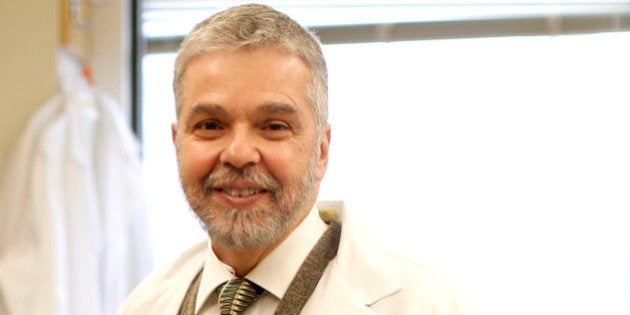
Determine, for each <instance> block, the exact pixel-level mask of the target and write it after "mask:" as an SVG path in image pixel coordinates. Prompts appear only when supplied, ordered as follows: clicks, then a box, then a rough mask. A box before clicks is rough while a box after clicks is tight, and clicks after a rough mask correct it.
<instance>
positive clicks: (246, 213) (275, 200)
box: [186, 157, 316, 249]
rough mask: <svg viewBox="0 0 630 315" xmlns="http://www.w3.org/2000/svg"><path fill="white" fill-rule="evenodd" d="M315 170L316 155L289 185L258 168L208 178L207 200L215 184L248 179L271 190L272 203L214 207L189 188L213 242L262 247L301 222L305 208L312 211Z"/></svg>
mask: <svg viewBox="0 0 630 315" xmlns="http://www.w3.org/2000/svg"><path fill="white" fill-rule="evenodd" d="M315 170H316V159H315V158H314V157H313V158H312V159H311V161H310V165H309V169H308V172H307V174H306V176H304V177H303V178H301V180H299V181H295V182H289V183H286V184H285V185H282V183H281V182H280V181H279V180H277V179H276V178H274V177H272V176H271V175H268V174H265V173H262V172H259V171H257V170H256V169H254V168H247V169H235V168H224V169H221V170H218V171H215V172H213V173H211V174H210V175H209V176H208V177H207V178H206V180H205V182H204V185H203V195H204V199H205V200H211V198H212V194H213V193H214V192H213V190H212V187H215V186H216V185H217V184H219V183H222V182H228V183H229V182H231V181H236V180H247V181H250V182H254V183H258V184H260V185H262V186H263V187H265V189H266V190H267V191H268V192H270V193H271V196H272V205H271V206H269V207H262V206H257V207H253V208H250V209H246V210H239V209H231V208H226V209H212V207H214V205H208V204H206V203H204V202H203V200H196V198H195V197H193V196H195V195H198V194H194V192H188V191H186V195H187V197H188V200H189V202H190V205H191V207H192V209H193V211H194V212H195V214H196V215H197V217H198V218H199V220H200V221H201V223H202V224H201V225H202V227H203V228H204V229H205V230H206V231H207V232H208V234H209V236H210V238H211V240H212V242H213V243H217V244H221V245H223V246H227V247H235V248H241V249H262V248H265V247H267V246H269V245H271V244H275V243H276V242H278V241H279V240H280V238H282V237H283V236H284V235H285V234H286V233H287V232H289V231H291V230H292V229H294V228H295V227H296V226H297V224H298V223H299V222H298V221H299V220H300V219H301V218H302V217H303V214H304V212H305V211H310V208H309V209H306V207H308V203H309V202H311V201H312V198H313V190H314V188H315ZM218 217H223V219H224V221H225V223H221V220H220V219H219V218H218Z"/></svg>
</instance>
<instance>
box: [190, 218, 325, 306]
mask: <svg viewBox="0 0 630 315" xmlns="http://www.w3.org/2000/svg"><path fill="white" fill-rule="evenodd" d="M326 228H327V226H326V224H325V223H324V222H323V221H322V220H320V219H319V213H318V211H317V208H316V207H314V208H313V209H312V210H311V212H310V213H309V214H308V216H307V217H306V218H305V219H304V221H302V223H301V224H300V225H299V226H298V227H297V228H296V229H295V230H294V231H293V233H291V234H290V235H289V236H288V237H287V238H286V239H285V240H284V241H283V242H282V243H281V244H280V245H279V246H278V247H277V248H276V249H274V251H272V252H271V253H270V254H269V256H267V257H265V258H264V259H263V260H262V261H261V262H260V263H259V264H258V265H257V266H256V267H254V269H252V271H251V272H250V273H249V274H248V275H247V276H245V278H247V279H248V280H249V281H251V282H254V283H256V284H257V285H258V286H260V287H262V288H263V289H265V291H264V292H263V293H262V295H261V296H260V297H259V299H258V300H257V301H256V302H255V303H253V304H252V305H251V306H250V307H249V308H248V309H247V310H246V311H245V314H248V315H249V314H252V315H253V314H273V311H274V310H275V309H276V308H277V307H278V304H279V303H280V299H281V298H282V297H283V296H284V293H285V292H286V291H287V288H288V287H289V284H291V281H292V280H293V277H295V274H296V273H297V271H298V269H299V268H300V266H301V265H302V262H303V261H304V259H305V258H306V256H308V254H309V253H310V251H311V249H312V248H313V246H315V243H317V241H318V240H319V238H320V237H321V235H322V234H323V233H324V231H326ZM233 274H234V270H233V269H232V268H231V267H229V266H227V265H225V264H223V263H222V262H221V261H220V260H219V259H218V258H217V256H216V255H215V254H214V251H212V243H211V242H210V241H208V250H207V251H206V259H205V263H204V272H203V275H202V278H201V284H200V286H199V292H198V293H197V303H196V313H197V314H201V315H210V314H212V315H214V314H219V303H218V298H219V297H218V294H217V292H216V289H217V288H218V287H219V286H220V285H221V284H223V283H224V282H226V281H228V280H230V279H231V278H233V277H234V276H233Z"/></svg>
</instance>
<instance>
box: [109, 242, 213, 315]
mask: <svg viewBox="0 0 630 315" xmlns="http://www.w3.org/2000/svg"><path fill="white" fill-rule="evenodd" d="M207 244H208V243H207V241H204V242H200V243H198V244H196V245H195V246H193V247H191V248H190V249H188V250H186V251H185V252H184V253H182V254H181V255H180V256H179V257H178V258H177V259H176V260H175V261H174V262H172V263H170V264H168V265H166V266H165V267H161V268H160V269H157V270H155V271H153V272H151V274H149V276H148V277H146V278H145V279H144V280H143V281H142V282H141V283H140V285H138V286H137V287H136V288H135V289H134V290H133V291H132V292H131V294H130V295H129V296H128V297H127V300H126V301H125V302H124V303H123V305H122V306H121V308H120V309H119V310H118V313H117V315H133V314H177V312H178V311H179V308H180V306H181V302H182V301H183V300H184V295H185V294H186V291H187V290H188V287H189V286H190V283H191V282H192V280H193V279H194V277H195V276H196V275H197V273H198V272H199V270H201V268H202V266H203V262H204V258H205V254H206V250H207V248H208V245H207Z"/></svg>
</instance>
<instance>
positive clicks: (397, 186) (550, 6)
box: [0, 0, 630, 315]
mask: <svg viewBox="0 0 630 315" xmlns="http://www.w3.org/2000/svg"><path fill="white" fill-rule="evenodd" d="M36 2H37V5H34V4H27V3H23V2H20V1H5V2H3V4H1V5H0V8H1V10H0V12H2V13H1V15H2V18H1V19H0V20H1V21H2V22H0V23H2V26H3V27H0V32H1V34H2V38H3V42H4V44H3V45H2V46H1V47H2V51H1V52H0V57H1V58H0V63H1V65H2V69H6V70H5V71H3V74H2V75H1V76H0V77H1V78H2V79H0V80H1V83H2V84H0V89H2V93H0V104H1V105H0V111H1V113H0V116H1V117H2V118H1V119H2V125H1V126H2V127H1V128H3V132H2V133H1V134H2V135H0V153H1V154H2V155H1V156H0V162H4V161H7V160H8V157H9V154H10V151H11V150H12V148H13V147H14V146H15V145H16V143H17V141H18V138H19V134H20V132H21V131H22V130H23V128H24V127H25V125H26V122H27V121H28V119H29V117H30V115H31V114H32V113H33V112H34V111H35V110H36V108H37V107H38V106H39V105H40V104H41V103H42V102H44V101H45V100H46V99H47V98H48V97H49V96H51V95H52V94H53V93H54V92H55V90H56V85H57V82H56V77H55V64H56V61H55V51H56V49H57V48H58V47H59V46H60V45H61V46H65V47H69V48H70V49H71V50H73V51H74V52H76V54H77V55H79V56H82V57H83V58H84V59H85V60H87V61H89V63H90V64H91V65H92V68H93V73H94V78H95V81H96V83H97V84H98V85H99V86H100V87H102V88H103V89H105V90H107V91H109V92H111V93H112V94H113V95H114V97H115V98H116V99H117V100H118V102H119V103H120V107H121V110H122V112H123V113H124V115H125V117H126V119H127V121H128V122H129V126H130V128H132V129H133V130H134V132H135V134H136V136H137V137H138V139H139V140H140V143H141V148H142V181H143V182H144V186H143V190H144V197H145V202H146V212H147V217H148V222H149V231H150V232H147V233H149V234H148V237H149V240H150V244H151V250H152V252H153V256H154V264H155V265H157V266H159V265H163V264H166V263H167V262H168V261H170V260H171V259H173V258H174V257H176V256H177V254H178V253H179V252H181V251H182V250H184V249H186V248H187V247H188V246H190V245H191V244H193V243H195V242H196V241H198V240H200V239H202V238H203V237H204V235H203V232H202V230H201V228H199V224H198V223H197V222H196V219H195V218H194V217H193V215H192V213H191V212H190V211H189V210H188V205H187V204H186V202H185V201H184V198H183V194H182V193H181V191H180V187H179V181H178V177H177V170H176V163H175V155H174V150H173V147H172V143H171V140H170V139H171V138H170V137H171V136H170V124H171V123H172V122H173V121H174V102H173V96H172V91H171V81H172V71H173V70H172V66H173V60H174V57H175V53H176V51H177V47H178V45H179V43H180V42H181V40H182V38H183V36H184V35H185V34H186V33H187V32H188V31H189V30H190V29H191V28H192V27H193V26H194V24H195V23H196V22H198V21H201V20H202V19H203V18H205V17H207V16H209V15H210V14H212V13H214V12H218V11H220V10H222V9H224V8H226V7H227V6H230V5H235V4H240V3H248V2H251V1H201V0H196V1H192V0H189V1H174V0H173V1H167V0H145V1H131V2H121V1H103V2H98V3H97V2H89V1H85V2H82V1H74V0H71V1H69V2H67V3H66V6H65V7H64V6H63V5H60V4H59V3H55V2H49V1H43V0H38V1H36ZM257 2H260V3H266V4H270V5H272V6H274V7H276V8H277V9H279V10H281V11H283V12H286V13H287V14H289V15H290V16H291V17H293V18H294V19H296V20H297V21H298V22H300V23H302V24H303V25H305V26H308V27H309V28H311V29H313V30H314V31H315V32H316V33H317V34H318V35H319V36H320V38H321V40H322V42H323V43H324V53H325V55H326V58H327V61H328V67H329V80H330V82H329V84H330V86H329V89H330V105H329V107H330V123H331V125H332V145H331V158H330V164H329V168H328V171H327V174H326V177H325V179H324V182H323V184H322V188H321V191H320V196H319V197H320V200H343V201H344V202H345V203H346V205H347V207H348V211H353V212H355V213H357V214H358V215H357V217H359V218H360V219H361V220H362V223H363V224H364V225H365V227H366V228H367V229H368V231H369V232H370V233H371V234H372V235H373V236H374V237H375V238H377V239H378V240H379V241H381V242H382V243H383V244H386V245H387V246H390V247H393V248H394V249H396V250H397V251H400V252H404V253H405V254H406V255H409V256H411V257H413V258H414V259H416V260H420V261H424V262H427V263H429V264H432V265H435V266H437V267H438V268H440V269H442V270H444V271H446V272H447V273H448V274H449V275H450V276H451V277H452V278H453V280H454V281H455V282H456V283H458V284H459V285H460V286H461V287H462V289H463V290H464V291H465V292H467V293H468V294H469V295H470V297H471V299H472V301H473V302H474V303H475V304H477V306H478V308H479V310H480V314H487V315H504V314H514V315H519V314H523V315H524V314H549V315H551V314H584V315H586V314H611V315H613V314H614V315H616V314H629V313H630V232H629V229H628V224H629V222H630V163H629V161H630V123H629V121H630V57H629V56H630V2H629V1H596V0H592V1H579V0H577V1H576V0H574V1H563V0H558V1H525V0H515V1H499V0H488V1H473V0H471V1H429V0H426V1H376V0H374V1H367V0H364V1H358V0H357V1H306V0H305V1H257ZM62 3H63V1H62ZM64 10H67V12H68V14H67V15H66V16H67V20H66V21H69V22H67V23H64V22H63V21H64V20H63V18H62V19H60V18H59V16H62V17H63V16H64V12H66V11H64ZM53 26H54V27H53ZM64 38H65V39H64ZM2 165H6V163H3V164H2ZM0 170H3V171H4V172H5V173H6V172H7V171H6V167H5V169H0ZM1 216H2V214H0V219H1Z"/></svg>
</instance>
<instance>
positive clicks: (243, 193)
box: [220, 188, 265, 197]
mask: <svg viewBox="0 0 630 315" xmlns="http://www.w3.org/2000/svg"><path fill="white" fill-rule="evenodd" d="M220 191H222V192H224V193H226V194H228V195H230V196H233V197H247V196H251V195H255V194H259V193H262V192H264V191H265V190H263V189H256V188H248V189H236V188H223V189H220Z"/></svg>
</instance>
